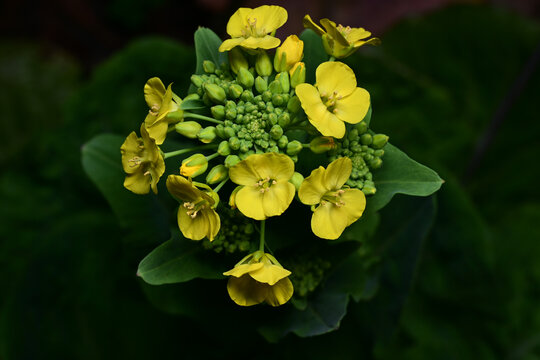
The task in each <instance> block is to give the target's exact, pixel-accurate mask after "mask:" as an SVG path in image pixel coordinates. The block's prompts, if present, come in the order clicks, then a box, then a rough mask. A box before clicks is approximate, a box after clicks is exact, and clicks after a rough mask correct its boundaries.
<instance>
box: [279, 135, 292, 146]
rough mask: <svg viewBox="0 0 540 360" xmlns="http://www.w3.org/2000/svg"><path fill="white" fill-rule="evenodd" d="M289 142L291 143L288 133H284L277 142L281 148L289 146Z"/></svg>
mask: <svg viewBox="0 0 540 360" xmlns="http://www.w3.org/2000/svg"><path fill="white" fill-rule="evenodd" d="M288 143H289V138H287V135H282V136H281V137H280V138H279V140H278V142H277V146H278V147H279V148H280V149H283V148H285V147H286V146H287V144H288Z"/></svg>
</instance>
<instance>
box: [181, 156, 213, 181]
mask: <svg viewBox="0 0 540 360" xmlns="http://www.w3.org/2000/svg"><path fill="white" fill-rule="evenodd" d="M207 168H208V160H207V159H206V156H204V155H203V154H194V155H191V156H190V157H188V158H187V159H184V160H182V166H180V175H183V176H188V177H196V176H198V175H201V174H202V173H204V172H205V171H206V169H207Z"/></svg>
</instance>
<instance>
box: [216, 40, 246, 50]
mask: <svg viewBox="0 0 540 360" xmlns="http://www.w3.org/2000/svg"><path fill="white" fill-rule="evenodd" d="M244 40H245V39H244V38H242V37H239V38H234V39H227V40H225V41H224V42H222V43H221V45H219V49H218V50H219V51H220V52H224V51H229V50H231V49H232V48H235V47H237V46H238V45H240V44H241V43H242V41H244Z"/></svg>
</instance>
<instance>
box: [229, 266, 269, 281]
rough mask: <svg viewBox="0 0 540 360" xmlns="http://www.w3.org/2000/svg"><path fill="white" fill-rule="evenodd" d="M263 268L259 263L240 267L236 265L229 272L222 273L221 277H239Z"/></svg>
mask: <svg viewBox="0 0 540 360" xmlns="http://www.w3.org/2000/svg"><path fill="white" fill-rule="evenodd" d="M263 266H264V264H263V263H261V262H258V263H253V264H241V265H236V266H235V267H234V268H232V269H231V270H229V271H227V272H224V273H223V275H225V276H234V277H237V278H239V277H241V276H243V275H245V274H247V273H249V272H251V271H255V270H258V269H261V268H262V267H263Z"/></svg>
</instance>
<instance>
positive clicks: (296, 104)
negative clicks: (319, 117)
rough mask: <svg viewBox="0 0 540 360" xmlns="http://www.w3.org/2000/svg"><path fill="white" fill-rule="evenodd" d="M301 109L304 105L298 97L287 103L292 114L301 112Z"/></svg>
mask: <svg viewBox="0 0 540 360" xmlns="http://www.w3.org/2000/svg"><path fill="white" fill-rule="evenodd" d="M301 107H302V104H301V103H300V99H298V96H296V95H295V96H293V97H291V98H290V99H289V102H288V103H287V110H289V112H290V113H292V114H295V113H297V112H299V111H300V109H301Z"/></svg>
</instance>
